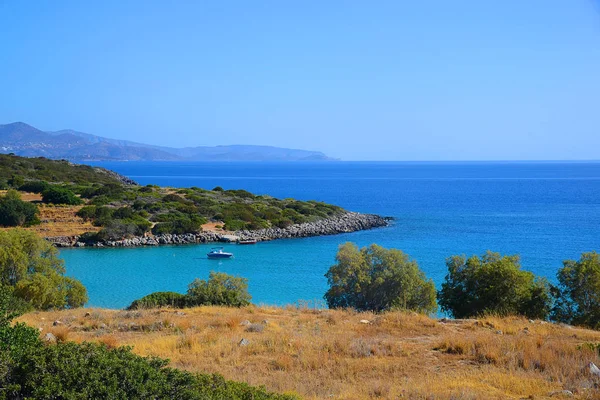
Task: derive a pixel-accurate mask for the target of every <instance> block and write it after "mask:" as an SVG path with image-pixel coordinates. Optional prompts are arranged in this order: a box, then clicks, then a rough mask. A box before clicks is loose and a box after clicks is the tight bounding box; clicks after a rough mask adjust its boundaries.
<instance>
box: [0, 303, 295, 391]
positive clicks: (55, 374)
mask: <svg viewBox="0 0 600 400" xmlns="http://www.w3.org/2000/svg"><path fill="white" fill-rule="evenodd" d="M1 314H3V310H0V315H1ZM167 364H168V361H167V360H163V359H160V358H157V357H141V356H138V355H135V354H133V353H132V352H131V348H130V347H120V348H116V349H109V348H108V347H107V346H106V345H104V344H95V343H85V342H84V343H81V344H78V343H74V342H58V343H56V344H50V345H46V344H44V343H43V342H42V341H41V340H40V338H39V332H38V331H37V329H34V328H30V327H28V326H26V325H24V324H22V323H19V324H16V325H14V326H11V325H10V324H9V323H7V322H5V323H0V399H132V400H138V399H139V400H142V399H175V400H188V399H189V400H194V399H198V400H200V399H202V400H211V399H215V400H216V399H218V400H223V399H232V400H236V399H239V400H249V399H252V400H270V399H273V400H285V399H294V398H295V397H292V396H287V395H278V394H273V393H269V392H267V391H266V390H265V389H264V388H262V387H252V386H249V385H247V384H245V383H237V382H232V381H226V380H225V379H223V377H222V376H220V375H210V374H194V373H191V372H187V371H180V370H177V369H174V368H168V367H167Z"/></svg>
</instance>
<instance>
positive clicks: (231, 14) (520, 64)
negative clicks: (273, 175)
mask: <svg viewBox="0 0 600 400" xmlns="http://www.w3.org/2000/svg"><path fill="white" fill-rule="evenodd" d="M0 93H1V94H0V123H8V122H13V121H24V122H27V123H30V124H32V125H34V126H36V127H38V128H40V129H44V130H58V129H63V128H71V129H76V130H80V131H83V132H88V133H93V134H97V135H102V136H107V137H112V138H121V139H129V140H134V141H141V142H145V143H152V144H158V145H170V146H177V147H179V146H197V145H216V144H264V145H274V146H282V147H292V148H301V149H313V150H321V151H323V152H325V153H327V154H328V155H331V156H334V157H339V158H342V159H345V160H512V159H529V160H534V159H600V151H599V149H600V1H598V0H502V1H481V0H471V1H462V0H455V1H446V0H438V1H400V0H391V1H364V0H362V1H334V0H332V1H295V2H294V1H279V0H273V1H260V0H256V1H241V0H240V1H211V2H208V1H174V2H171V1H156V2H154V1H139V2H135V1H127V2H125V1H124V2H122V1H97V2H88V1H39V2H31V1H17V0H12V1H11V0H0Z"/></svg>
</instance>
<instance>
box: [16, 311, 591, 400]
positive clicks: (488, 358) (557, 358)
mask: <svg viewBox="0 0 600 400" xmlns="http://www.w3.org/2000/svg"><path fill="white" fill-rule="evenodd" d="M88 312H89V315H87V314H86V313H88ZM86 315H87V316H86ZM20 320H21V321H24V322H26V323H27V324H29V325H31V326H33V327H35V328H40V329H41V334H42V335H43V334H45V333H46V332H52V333H54V334H55V335H56V336H57V337H59V338H60V339H63V340H73V341H76V342H80V341H94V342H102V343H105V344H107V345H109V346H111V347H115V346H122V345H132V346H134V352H135V353H138V354H140V355H156V356H160V357H166V358H169V359H170V360H171V364H170V365H171V366H174V367H178V368H183V369H187V370H190V371H202V372H210V373H213V372H214V373H220V374H222V375H224V376H225V378H227V379H233V380H236V381H244V382H247V383H250V384H252V385H265V386H266V387H267V389H269V390H273V391H276V392H279V393H283V392H295V393H298V394H300V395H301V396H303V397H304V398H307V399H331V398H333V399H368V398H389V399H397V398H410V399H413V398H414V399H455V400H457V399H524V398H527V399H550V398H552V399H557V398H558V399H560V398H577V399H596V398H599V397H600V392H599V391H598V389H597V387H598V384H599V383H600V381H599V380H598V379H597V378H595V377H593V376H592V375H590V373H589V369H588V368H587V367H586V365H587V364H588V363H589V362H594V363H596V364H600V356H599V354H598V343H600V332H598V331H592V330H586V329H579V328H573V327H569V326H561V325H555V324H550V323H545V322H543V321H530V320H527V319H524V318H516V317H515V318H493V317H490V318H484V319H480V320H456V321H452V320H451V321H446V322H444V321H440V320H436V319H431V318H428V317H425V316H421V315H416V314H408V313H402V312H389V313H384V314H379V315H374V314H370V313H355V312H351V311H341V310H322V311H319V310H313V309H306V308H295V307H287V308H275V307H262V308H259V307H254V306H251V307H247V308H242V309H232V308H221V307H201V308H194V309H186V310H185V311H184V312H181V311H178V310H169V309H161V310H146V311H118V310H94V309H92V310H73V311H62V312H45V313H32V314H28V315H25V316H23V317H21V318H20ZM56 320H59V321H61V324H60V325H58V326H53V321H56ZM367 322H368V323H367ZM242 339H246V340H247V343H245V344H242V345H240V342H241V341H242ZM564 390H568V391H570V392H572V393H573V396H568V394H566V392H565V394H564V395H563V394H562V393H561V392H562V391H564Z"/></svg>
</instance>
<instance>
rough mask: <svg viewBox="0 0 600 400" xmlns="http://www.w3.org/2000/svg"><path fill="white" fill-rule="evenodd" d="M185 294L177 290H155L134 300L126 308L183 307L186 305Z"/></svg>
mask: <svg viewBox="0 0 600 400" xmlns="http://www.w3.org/2000/svg"><path fill="white" fill-rule="evenodd" d="M186 300H187V296H186V295H184V294H181V293H177V292H155V293H151V294H149V295H147V296H144V297H142V298H141V299H138V300H135V301H134V302H133V303H131V305H130V306H129V307H127V309H128V310H137V309H141V308H142V309H143V308H158V307H174V308H183V307H185V306H186Z"/></svg>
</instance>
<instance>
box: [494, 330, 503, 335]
mask: <svg viewBox="0 0 600 400" xmlns="http://www.w3.org/2000/svg"><path fill="white" fill-rule="evenodd" d="M496 335H504V332H502V331H501V330H497V331H496Z"/></svg>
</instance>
